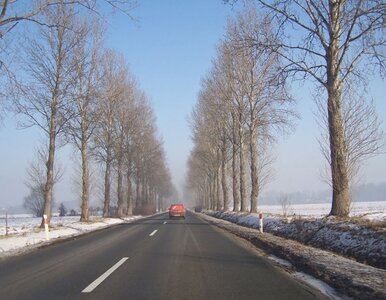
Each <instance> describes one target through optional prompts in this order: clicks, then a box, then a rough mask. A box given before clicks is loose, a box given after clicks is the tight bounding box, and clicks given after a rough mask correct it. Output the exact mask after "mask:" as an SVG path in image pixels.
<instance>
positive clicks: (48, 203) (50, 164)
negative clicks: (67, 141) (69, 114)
mask: <svg viewBox="0 0 386 300" xmlns="http://www.w3.org/2000/svg"><path fill="white" fill-rule="evenodd" d="M55 102H56V101H55ZM55 131H56V105H55V104H54V103H53V109H52V113H51V120H50V137H49V139H50V140H49V147H48V159H47V163H46V167H47V178H46V184H45V187H44V210H43V214H45V215H47V221H48V224H49V223H50V220H51V215H52V190H53V186H54V161H55V146H56V134H55ZM40 227H42V228H43V227H44V218H43V217H42V222H41V224H40Z"/></svg>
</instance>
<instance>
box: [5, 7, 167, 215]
mask: <svg viewBox="0 0 386 300" xmlns="http://www.w3.org/2000/svg"><path fill="white" fill-rule="evenodd" d="M108 2H110V3H114V1H108ZM79 3H81V6H82V7H84V5H86V4H87V7H90V8H92V7H93V6H92V5H91V4H92V1H85V3H83V2H82V1H74V3H71V1H55V2H54V3H47V6H46V7H44V9H42V10H41V11H40V13H39V15H38V17H37V16H36V19H35V18H34V21H36V22H37V23H38V24H49V25H47V26H39V27H38V28H37V30H36V32H34V31H32V32H31V37H29V38H26V43H25V44H26V45H25V47H24V51H23V53H21V57H22V59H23V60H22V62H21V64H20V65H21V67H22V70H21V71H19V73H18V74H16V73H15V80H13V81H12V96H13V99H14V101H13V108H14V109H15V110H16V112H17V113H18V114H20V115H22V116H23V117H22V119H21V120H22V126H23V127H26V128H27V127H31V126H36V127H38V128H40V129H41V130H42V132H44V134H45V136H46V140H47V146H46V149H47V150H46V151H42V153H45V159H44V161H45V167H46V168H45V174H44V176H43V178H44V180H43V181H44V183H42V182H41V181H42V180H39V181H40V182H39V185H40V186H39V188H40V190H43V192H44V213H45V214H46V215H47V216H48V219H50V218H51V214H52V205H53V186H54V183H55V178H56V177H55V176H56V175H55V168H54V166H55V164H56V152H57V148H58V147H60V146H62V145H64V144H68V143H70V144H72V145H73V146H74V148H75V149H76V150H77V151H78V153H79V157H80V164H81V221H87V220H88V219H89V206H90V198H91V177H92V175H91V167H92V165H93V164H94V162H97V163H98V164H99V165H100V166H101V168H102V169H103V170H104V188H103V189H104V211H103V215H104V216H105V217H107V216H109V215H110V212H109V208H110V206H111V202H112V198H113V199H117V207H118V210H117V216H118V217H122V216H124V215H128V214H129V215H130V214H132V213H133V209H135V208H137V210H138V211H139V212H141V208H142V207H143V206H146V205H147V206H150V207H152V210H155V207H156V205H158V206H160V205H161V204H162V198H163V197H165V196H167V195H168V194H169V193H170V192H171V190H172V187H171V179H170V175H169V171H168V168H167V166H166V163H165V155H164V152H163V148H162V142H161V141H160V139H159V138H158V137H157V135H156V126H155V118H154V114H153V111H152V108H151V106H150V104H149V101H148V100H147V97H146V95H145V93H144V92H143V91H141V90H140V88H139V86H138V84H137V82H136V81H135V79H134V77H133V75H131V74H130V72H129V70H128V68H127V63H126V62H125V60H124V59H123V57H122V56H120V55H118V54H117V53H115V52H114V51H113V50H109V49H105V48H104V47H103V42H102V41H103V34H102V26H101V22H100V20H98V19H97V18H95V17H94V16H95V15H94V12H93V10H92V9H90V11H91V13H90V11H86V12H84V11H81V10H79V7H78V6H79ZM121 3H123V2H121ZM51 4H52V5H51ZM89 5H91V6H89ZM112 182H114V183H116V184H117V188H116V194H117V195H116V197H115V196H113V195H112V194H113V193H112V188H111V184H112ZM41 185H44V187H43V188H42V187H41ZM133 186H135V190H134V188H133ZM114 191H115V190H114ZM134 191H135V192H134ZM124 197H125V198H124ZM42 222H43V220H42Z"/></svg>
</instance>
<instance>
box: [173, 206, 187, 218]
mask: <svg viewBox="0 0 386 300" xmlns="http://www.w3.org/2000/svg"><path fill="white" fill-rule="evenodd" d="M185 212H186V209H185V206H184V205H183V204H172V205H170V207H169V218H170V219H171V218H173V217H182V218H184V219H185Z"/></svg>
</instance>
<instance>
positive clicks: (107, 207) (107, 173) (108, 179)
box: [103, 153, 111, 218]
mask: <svg viewBox="0 0 386 300" xmlns="http://www.w3.org/2000/svg"><path fill="white" fill-rule="evenodd" d="M110 201H111V158H110V154H109V153H108V154H107V158H106V169H105V201H104V204H103V217H104V218H108V217H109V210H110Z"/></svg>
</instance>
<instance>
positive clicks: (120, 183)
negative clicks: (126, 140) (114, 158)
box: [117, 157, 124, 218]
mask: <svg viewBox="0 0 386 300" xmlns="http://www.w3.org/2000/svg"><path fill="white" fill-rule="evenodd" d="M122 169H123V161H122V158H121V157H119V158H118V170H117V172H118V178H117V184H118V186H117V193H118V203H117V204H118V210H117V217H118V218H122V217H123V215H124V211H123V210H124V208H123V170H122Z"/></svg>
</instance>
